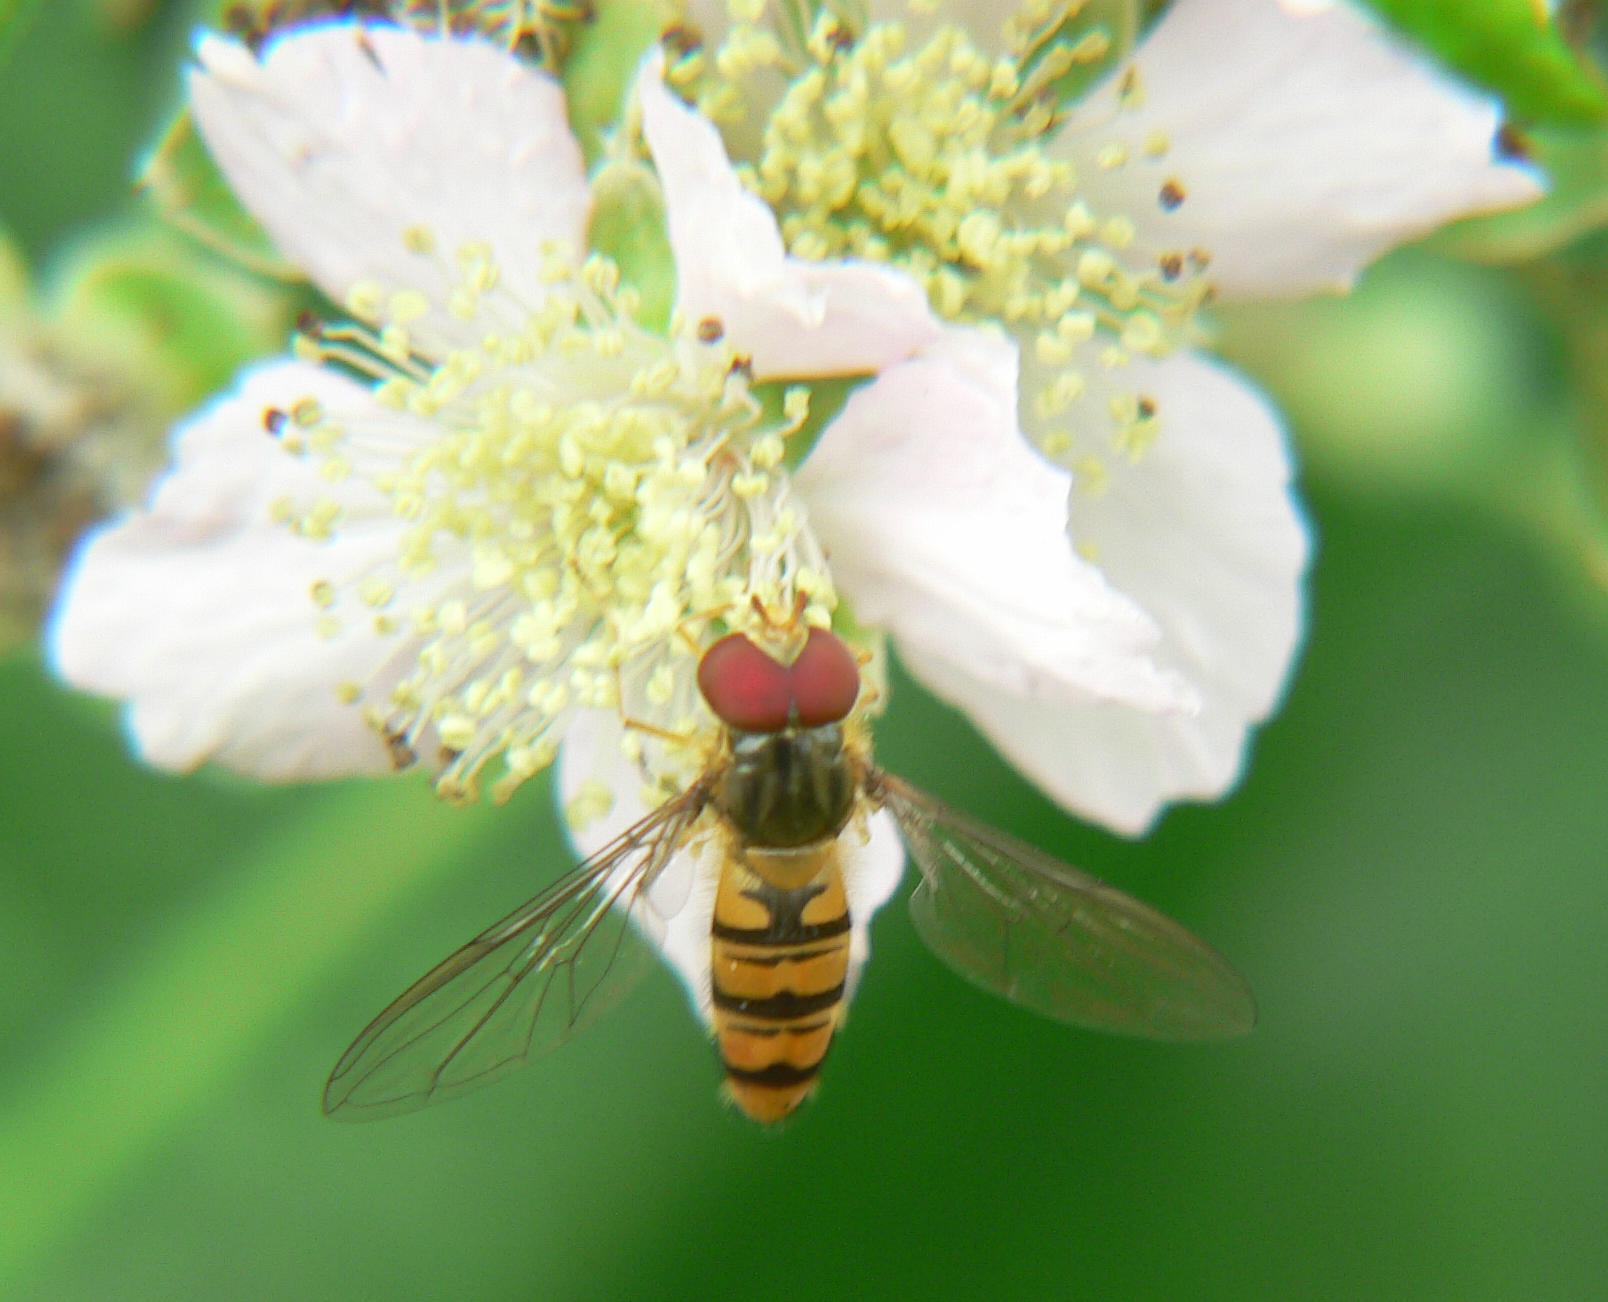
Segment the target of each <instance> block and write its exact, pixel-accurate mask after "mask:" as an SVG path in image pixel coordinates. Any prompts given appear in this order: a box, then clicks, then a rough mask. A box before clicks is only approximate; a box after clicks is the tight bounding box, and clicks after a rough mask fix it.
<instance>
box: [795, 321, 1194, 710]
mask: <svg viewBox="0 0 1608 1302" xmlns="http://www.w3.org/2000/svg"><path fill="white" fill-rule="evenodd" d="M1015 363H1016V353H1015V348H1014V346H1013V345H1011V344H1009V343H1008V342H1006V341H1005V340H1003V339H1001V338H1000V337H998V336H997V335H991V334H985V333H983V332H981V331H974V330H968V329H962V328H952V329H950V330H948V331H946V332H945V336H944V340H943V342H942V343H941V344H940V345H938V346H936V347H934V348H932V349H929V350H928V351H926V352H924V353H923V354H922V355H921V356H919V357H917V358H915V359H913V360H912V361H909V362H905V363H902V364H900V365H898V366H896V367H893V368H892V369H890V370H888V371H885V372H884V373H883V374H882V375H881V376H879V377H878V378H877V379H876V380H875V381H873V382H872V383H870V384H868V385H865V386H864V387H862V388H861V389H859V390H857V391H856V392H855V393H854V394H853V395H852V396H851V397H850V399H849V401H848V403H847V404H846V405H845V406H844V409H843V411H842V413H841V414H840V415H839V416H838V418H837V419H836V420H835V421H834V422H833V423H832V424H831V425H830V426H829V427H828V428H827V429H826V431H825V432H824V434H823V435H822V437H821V440H820V442H819V443H818V444H817V446H816V447H815V449H814V451H813V452H812V453H811V454H810V457H809V459H808V460H807V461H806V462H805V464H804V466H803V467H802V468H801V469H800V471H799V474H798V476H797V481H796V482H797V485H798V488H799V491H800V494H801V495H802V496H803V498H804V500H805V502H806V503H807V504H808V507H809V513H810V524H811V527H812V528H813V529H814V531H815V533H816V535H817V536H818V537H819V538H820V540H821V542H822V543H823V544H824V545H825V547H826V549H827V554H828V557H829V559H830V561H831V564H832V574H833V577H834V579H835V580H836V582H837V584H838V587H839V588H840V590H841V591H842V592H843V593H844V594H845V595H846V596H847V597H848V598H849V600H850V602H851V603H852V605H853V608H854V612H855V616H856V618H858V619H861V620H863V621H865V622H867V623H870V624H876V625H880V626H882V627H884V628H886V629H887V630H889V631H890V632H891V633H892V634H893V635H894V637H895V639H896V641H897V646H898V648H899V651H900V654H901V655H902V656H903V657H904V658H905V659H906V661H907V662H908V663H910V664H911V665H912V666H914V665H916V664H918V663H921V664H931V663H936V662H940V661H942V662H947V663H949V664H951V665H953V666H954V667H955V669H956V671H957V672H959V673H961V674H962V675H964V676H965V677H966V678H967V679H968V680H969V681H975V682H977V683H979V684H982V685H986V690H987V691H991V692H998V693H1002V694H1008V695H1010V696H1013V697H1023V698H1027V699H1035V700H1042V701H1045V702H1049V701H1056V700H1063V699H1066V698H1068V697H1069V696H1073V697H1076V698H1077V699H1080V700H1081V699H1090V698H1092V699H1112V700H1121V701H1126V702H1128V703H1129V704H1131V705H1134V706H1138V707H1140V708H1142V709H1150V710H1167V709H1186V708H1192V707H1193V705H1194V703H1195V702H1194V698H1193V695H1192V694H1191V692H1190V691H1189V689H1188V687H1187V686H1186V685H1185V684H1184V683H1182V682H1181V681H1180V680H1179V679H1178V678H1177V677H1176V676H1175V675H1173V674H1171V673H1169V672H1167V671H1165V670H1163V669H1161V668H1159V667H1158V666H1157V664H1156V663H1155V661H1154V660H1153V658H1152V655H1151V653H1152V651H1153V650H1154V648H1155V647H1156V645H1157V641H1158V632H1157V629H1156V627H1155V625H1154V624H1153V623H1152V622H1151V621H1150V620H1149V618H1148V617H1146V615H1145V614H1144V613H1143V612H1142V611H1141V610H1140V609H1139V608H1138V607H1137V606H1136V605H1134V603H1133V602H1131V601H1129V600H1128V599H1127V598H1126V597H1124V596H1122V595H1121V594H1120V593H1118V592H1116V591H1115V590H1113V589H1112V587H1111V586H1110V585H1109V584H1108V583H1106V581H1105V580H1104V578H1102V576H1101V575H1100V572H1099V571H1098V570H1097V569H1096V568H1095V567H1094V566H1092V565H1090V564H1089V563H1088V562H1086V561H1084V560H1083V559H1081V558H1080V557H1078V556H1077V555H1076V554H1075V553H1074V552H1073V550H1072V547H1071V544H1070V542H1069V540H1068V538H1067V535H1066V509H1067V507H1066V503H1067V491H1068V486H1069V482H1070V477H1069V476H1068V475H1067V474H1066V473H1065V472H1064V471H1062V470H1059V469H1057V468H1056V467H1054V466H1052V465H1050V464H1049V463H1048V462H1047V461H1045V460H1044V459H1043V458H1041V457H1040V456H1039V455H1038V454H1037V453H1036V452H1035V451H1033V450H1032V449H1031V448H1029V447H1028V446H1027V444H1026V443H1025V442H1024V441H1023V440H1022V437H1021V435H1020V434H1019V432H1018V431H1017V427H1016V419H1015V413H1016V370H1015ZM957 703H960V704H964V702H957Z"/></svg>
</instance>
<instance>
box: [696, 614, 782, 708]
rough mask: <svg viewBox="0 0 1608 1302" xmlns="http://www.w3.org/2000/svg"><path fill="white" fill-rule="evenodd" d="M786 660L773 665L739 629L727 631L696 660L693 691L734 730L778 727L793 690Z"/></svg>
mask: <svg viewBox="0 0 1608 1302" xmlns="http://www.w3.org/2000/svg"><path fill="white" fill-rule="evenodd" d="M788 679H789V674H788V669H787V666H786V665H783V664H778V663H777V662H776V661H775V660H772V659H771V658H770V657H769V656H768V655H766V654H765V653H764V652H763V651H761V650H760V649H759V648H758V647H757V646H755V645H754V644H753V643H752V642H750V641H749V640H748V639H747V638H746V637H744V636H743V635H742V634H741V633H729V634H727V635H726V636H725V637H723V638H721V639H720V641H718V642H716V643H715V644H714V646H712V647H710V648H709V650H707V651H705V652H704V655H703V659H702V660H700V661H699V662H698V690H699V691H700V692H702V693H703V698H704V700H706V701H708V702H709V708H710V709H711V710H713V711H714V712H715V717H716V718H717V719H719V720H720V721H721V722H722V723H724V724H725V725H726V726H727V727H728V728H735V729H737V730H738V731H739V732H780V731H781V730H782V729H783V728H785V727H787V712H788V708H789V706H790V705H791V704H792V697H793V693H792V690H791V684H790V683H789V681H788Z"/></svg>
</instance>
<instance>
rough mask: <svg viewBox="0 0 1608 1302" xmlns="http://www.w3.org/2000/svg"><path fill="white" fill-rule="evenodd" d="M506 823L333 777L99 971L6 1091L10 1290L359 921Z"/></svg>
mask: <svg viewBox="0 0 1608 1302" xmlns="http://www.w3.org/2000/svg"><path fill="white" fill-rule="evenodd" d="M494 826H495V819H493V818H488V817H476V816H474V815H471V814H465V813H459V812H456V811H445V810H443V809H442V808H441V807H439V806H437V805H436V804H435V803H434V802H433V801H432V800H431V799H430V798H429V796H428V795H427V794H426V793H425V792H424V791H423V790H422V789H421V788H420V787H419V786H418V785H417V784H415V783H404V782H398V783H395V784H383V783H374V784H362V785H355V786H350V787H346V788H343V789H340V790H337V791H334V792H331V793H330V794H329V796H328V797H327V798H326V800H325V802H324V803H323V805H322V807H320V808H318V809H316V810H315V811H314V812H313V813H312V814H310V815H309V816H308V817H306V818H305V819H300V820H298V821H297V822H296V823H295V825H294V826H293V827H291V828H290V829H289V830H288V831H287V832H286V834H285V835H284V836H283V837H282V838H281V839H280V840H279V841H277V842H275V843H273V844H270V845H269V846H268V847H266V849H265V851H264V852H263V853H262V854H261V855H260V856H258V857H256V858H255V860H254V861H247V862H245V863H242V864H240V865H239V866H238V868H237V869H236V870H234V871H231V872H229V873H226V874H221V875H220V877H219V879H218V883H217V886H216V889H215V890H214V891H213V892H212V893H211V894H210V895H208V896H206V897H204V898H202V899H200V900H198V901H196V902H195V904H194V905H193V906H192V907H191V908H190V909H189V910H188V912H187V913H186V914H184V915H182V916H180V917H178V918H177V919H175V921H174V923H173V925H172V926H171V927H170V928H168V929H167V930H165V931H164V932H162V933H161V934H160V935H157V936H154V937H152V938H151V943H150V946H149V948H148V949H147V950H146V951H145V952H144V953H143V954H142V955H140V956H139V957H137V958H136V959H134V960H133V961H132V962H131V963H129V965H128V966H127V968H126V969H125V971H124V972H123V973H122V974H121V975H120V976H117V975H114V976H113V977H111V978H110V979H108V980H107V981H105V982H104V983H103V984H102V985H101V986H100V987H99V988H98V995H99V997H98V998H97V1000H96V1002H95V1004H94V1006H93V1007H88V1008H85V1010H84V1011H83V1012H82V1013H81V1014H80V1015H79V1016H78V1017H77V1019H76V1020H74V1021H72V1022H69V1023H67V1024H65V1025H63V1026H62V1027H61V1028H60V1032H59V1035H58V1038H57V1041H56V1043H55V1044H54V1046H53V1047H51V1048H49V1049H47V1050H46V1051H45V1052H44V1053H42V1054H41V1055H40V1057H39V1059H38V1060H37V1061H36V1062H35V1063H34V1064H33V1066H32V1069H31V1070H29V1071H26V1072H23V1073H19V1077H18V1079H17V1080H16V1082H15V1084H14V1088H15V1091H16V1093H15V1095H14V1097H11V1098H9V1099H4V1100H0V1153H4V1154H5V1160H4V1162H3V1163H0V1225H4V1226H5V1227H6V1229H5V1235H4V1238H3V1245H4V1246H3V1248H0V1294H3V1295H5V1296H15V1293H14V1291H13V1289H14V1287H15V1281H16V1280H17V1279H18V1278H19V1276H21V1275H22V1274H24V1273H25V1272H26V1271H28V1270H29V1268H30V1267H31V1266H32V1265H33V1264H34V1263H35V1262H36V1261H37V1260H38V1259H39V1257H40V1256H41V1254H44V1253H47V1252H48V1251H49V1250H50V1249H52V1248H54V1247H59V1246H60V1245H61V1244H63V1243H64V1242H65V1241H66V1240H67V1238H68V1237H69V1235H70V1234H71V1232H72V1231H73V1229H74V1228H75V1226H76V1223H77V1221H78V1220H79V1218H80V1217H81V1216H82V1215H83V1214H84V1213H85V1212H86V1211H88V1210H89V1209H90V1208H92V1207H93V1206H94V1204H95V1203H96V1202H97V1201H98V1200H99V1199H100V1198H101V1197H102V1196H103V1195H104V1194H105V1193H106V1192H107V1191H108V1190H109V1189H111V1188H113V1187H114V1186H115V1184H116V1183H117V1182H118V1181H119V1178H120V1177H121V1176H122V1175H123V1174H124V1173H125V1172H126V1171H127V1170H128V1168H129V1167H130V1166H131V1165H132V1164H133V1163H134V1162H135V1161H136V1160H137V1159H138V1158H139V1157H140V1156H141V1155H142V1154H144V1153H145V1152H146V1151H147V1150H148V1149H149V1148H150V1147H151V1146H153V1145H154V1144H156V1143H157V1142H158V1141H160V1140H161V1139H162V1138H163V1137H164V1136H165V1135H166V1134H167V1133H168V1132H169V1131H170V1130H172V1129H173V1128H174V1127H176V1126H178V1125H180V1124H181V1123H182V1122H183V1120H184V1119H185V1118H186V1117H187V1116H190V1115H193V1113H194V1111H195V1110H196V1109H197V1108H198V1107H199V1106H201V1105H202V1104H203V1102H204V1101H205V1100H206V1099H208V1098H209V1097H211V1096H214V1095H216V1094H218V1093H220V1092H221V1091H223V1090H224V1089H226V1088H227V1087H228V1085H229V1084H230V1082H231V1080H232V1078H233V1077H234V1075H235V1073H236V1072H237V1071H238V1070H239V1068H240V1065H241V1064H242V1063H244V1062H245V1061H247V1060H248V1059H249V1058H250V1057H251V1055H252V1052H253V1050H254V1049H255V1048H256V1047H257V1046H259V1045H261V1044H262V1043H263V1042H264V1041H266V1040H267V1039H268V1038H269V1036H270V1035H271V1034H272V1032H273V1030H274V1028H275V1027H276V1026H278V1025H279V1024H280V1023H281V1022H282V1021H283V1020H284V1019H285V1018H286V1017H288V1016H289V1015H290V1014H291V1013H292V1012H293V1010H294V1009H295V1008H296V1007H297V1006H298V1005H299V1004H301V1003H302V1002H303V1001H304V1000H305V999H307V998H309V997H310V996H312V995H313V994H314V993H315V992H316V991H318V990H320V989H322V988H324V986H325V984H326V982H327V980H328V978H329V976H330V974H331V972H332V971H333V970H334V969H335V968H336V967H337V966H338V964H339V963H340V962H341V960H342V959H343V958H344V956H345V955H347V954H348V953H349V952H350V950H351V949H352V946H353V944H354V942H355V940H356V939H357V938H358V937H359V936H361V935H362V934H363V933H364V932H366V931H368V930H369V929H370V928H372V927H374V926H376V925H378V924H379V922H380V920H381V919H383V917H384V916H385V915H386V914H387V913H388V912H390V911H391V910H394V909H396V908H398V907H400V906H401V905H402V904H403V903H404V902H405V901H406V900H407V899H408V898H409V897H411V896H413V895H415V894H416V893H417V892H419V891H420V890H421V889H423V888H424V887H425V886H426V885H427V884H428V883H429V882H431V881H432V880H435V879H438V878H440V877H442V876H444V875H445V874H447V873H448V872H450V871H451V870H452V869H453V868H454V866H455V865H457V864H459V863H461V862H463V861H464V860H465V858H468V857H471V856H472V855H473V854H474V852H475V849H476V842H478V841H479V840H480V839H482V838H483V837H484V836H485V835H486V833H487V831H488V830H489V829H490V828H492V827H494ZM307 1106H308V1107H309V1108H313V1107H316V1106H317V1101H316V1099H314V1098H311V1097H310V1098H309V1099H308V1102H307ZM8 1285H10V1287H8Z"/></svg>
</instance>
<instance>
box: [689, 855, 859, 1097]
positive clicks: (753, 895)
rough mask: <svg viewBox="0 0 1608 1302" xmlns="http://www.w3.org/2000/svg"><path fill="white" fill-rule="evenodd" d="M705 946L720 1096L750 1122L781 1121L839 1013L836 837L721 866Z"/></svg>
mask: <svg viewBox="0 0 1608 1302" xmlns="http://www.w3.org/2000/svg"><path fill="white" fill-rule="evenodd" d="M744 858H746V863H745V862H744ZM712 943H713V966H712V977H713V980H712V985H713V997H714V1023H715V1040H716V1044H717V1045H718V1046H719V1049H720V1059H721V1065H722V1066H723V1067H724V1068H725V1071H726V1087H727V1089H728V1090H729V1092H730V1094H731V1097H732V1099H733V1101H735V1102H736V1104H737V1106H738V1107H740V1108H741V1109H742V1110H743V1111H744V1112H745V1113H747V1114H748V1115H749V1116H750V1117H752V1118H754V1120H756V1121H780V1120H781V1119H782V1118H783V1117H785V1116H787V1115H788V1113H790V1112H792V1111H793V1109H794V1108H796V1107H797V1106H798V1105H799V1104H800V1103H802V1102H803V1101H804V1099H805V1098H806V1097H808V1095H809V1093H810V1091H811V1090H812V1089H813V1088H814V1087H815V1078H816V1077H817V1076H818V1075H819V1074H820V1070H821V1062H822V1060H823V1059H824V1058H825V1057H826V1051H827V1049H828V1048H830V1047H831V1044H832V1034H833V1032H834V1031H835V1030H836V1029H837V1024H838V1021H839V1019H840V1017H841V1015H842V1010H843V997H844V986H845V983H846V982H847V980H848V974H849V906H848V901H847V899H846V898H845V896H844V894H843V875H842V873H841V872H840V871H839V870H838V856H837V841H836V838H833V839H832V840H829V841H826V842H823V843H820V844H818V845H815V846H808V847H803V848H801V849H798V850H791V851H774V850H760V849H755V848H752V847H751V848H750V849H749V850H748V851H747V852H746V856H744V857H743V858H740V857H736V856H734V857H733V858H732V859H731V860H729V861H728V863H727V865H726V870H725V872H723V873H722V874H721V879H720V888H719V891H718V892H717V894H716V896H715V916H714V929H713V936H712Z"/></svg>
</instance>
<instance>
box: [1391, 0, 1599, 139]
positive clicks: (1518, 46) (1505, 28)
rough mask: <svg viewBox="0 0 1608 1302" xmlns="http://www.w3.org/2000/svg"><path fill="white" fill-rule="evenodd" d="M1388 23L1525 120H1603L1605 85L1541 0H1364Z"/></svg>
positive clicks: (1580, 122) (1583, 122) (1572, 122)
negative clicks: (1547, 16)
mask: <svg viewBox="0 0 1608 1302" xmlns="http://www.w3.org/2000/svg"><path fill="white" fill-rule="evenodd" d="M1366 2H1367V3H1368V4H1369V5H1370V6H1371V7H1372V8H1373V9H1375V10H1377V11H1378V12H1379V14H1380V15H1381V16H1383V17H1384V18H1385V19H1386V20H1387V21H1389V22H1390V23H1391V24H1392V25H1393V26H1395V27H1397V28H1399V29H1400V30H1401V31H1402V32H1404V33H1405V34H1407V35H1408V36H1410V37H1412V38H1413V39H1414V40H1416V41H1418V42H1420V43H1421V44H1423V45H1424V46H1426V47H1427V48H1428V49H1430V50H1431V51H1432V52H1433V53H1435V54H1436V55H1437V56H1438V57H1439V58H1440V59H1441V60H1442V61H1443V62H1445V63H1446V64H1447V65H1448V66H1449V67H1451V68H1452V69H1454V70H1455V71H1457V72H1459V73H1461V74H1462V75H1463V76H1465V77H1467V78H1469V80H1471V81H1474V82H1477V83H1478V84H1479V85H1481V86H1484V87H1486V88H1487V89H1489V90H1492V91H1495V92H1496V93H1497V94H1499V95H1501V96H1502V97H1503V99H1505V100H1506V101H1507V104H1508V108H1509V110H1510V111H1511V112H1512V114H1513V115H1514V116H1515V117H1517V118H1520V119H1522V120H1524V121H1528V122H1535V123H1557V124H1567V125H1574V126H1582V125H1586V124H1589V123H1594V122H1602V121H1608V88H1605V86H1604V84H1603V81H1602V78H1601V77H1600V76H1599V75H1598V74H1597V73H1596V72H1595V70H1593V69H1591V68H1590V67H1588V66H1587V65H1585V64H1584V63H1582V62H1581V60H1580V58H1579V57H1578V56H1577V55H1576V54H1575V52H1574V51H1573V50H1572V49H1571V48H1570V47H1569V45H1568V43H1567V42H1566V41H1565V40H1564V39H1563V37H1562V36H1561V35H1560V34H1559V32H1558V30H1557V28H1556V27H1555V26H1554V25H1553V24H1552V22H1551V21H1550V20H1549V19H1547V18H1546V16H1545V14H1544V12H1543V6H1542V5H1541V3H1540V0H1479V3H1477V4H1471V3H1469V0H1366Z"/></svg>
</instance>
